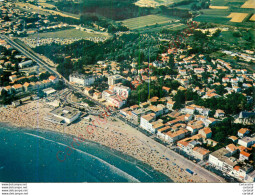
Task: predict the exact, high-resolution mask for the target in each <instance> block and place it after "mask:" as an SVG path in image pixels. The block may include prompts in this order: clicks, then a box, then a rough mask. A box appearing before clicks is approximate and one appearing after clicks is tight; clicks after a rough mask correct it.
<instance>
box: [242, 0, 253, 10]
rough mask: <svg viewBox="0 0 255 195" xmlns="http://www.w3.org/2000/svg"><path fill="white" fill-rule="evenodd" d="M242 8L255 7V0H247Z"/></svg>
mask: <svg viewBox="0 0 255 195" xmlns="http://www.w3.org/2000/svg"><path fill="white" fill-rule="evenodd" d="M241 8H252V9H254V8H255V0H248V1H246V2H245V3H244V4H243V5H242V7H241Z"/></svg>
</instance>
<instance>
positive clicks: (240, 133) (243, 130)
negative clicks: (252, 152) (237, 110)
mask: <svg viewBox="0 0 255 195" xmlns="http://www.w3.org/2000/svg"><path fill="white" fill-rule="evenodd" d="M249 134H250V130H249V129H248V128H241V129H240V130H239V131H238V133H237V135H238V137H240V138H243V137H245V136H247V135H249Z"/></svg>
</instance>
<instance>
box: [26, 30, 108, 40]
mask: <svg viewBox="0 0 255 195" xmlns="http://www.w3.org/2000/svg"><path fill="white" fill-rule="evenodd" d="M28 37H29V38H87V37H107V36H106V35H103V34H96V33H88V32H85V31H80V30H76V29H68V30H60V31H54V32H46V33H39V34H34V35H29V36H28Z"/></svg>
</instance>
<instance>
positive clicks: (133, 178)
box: [24, 132, 147, 182]
mask: <svg viewBox="0 0 255 195" xmlns="http://www.w3.org/2000/svg"><path fill="white" fill-rule="evenodd" d="M24 134H27V135H30V136H33V137H37V138H40V139H43V140H46V141H49V142H52V143H56V144H58V145H61V146H65V147H70V146H68V145H66V144H63V143H60V142H56V141H54V140H50V139H47V138H45V137H42V136H39V135H35V134H31V133H26V132H24ZM73 150H74V151H76V152H79V153H82V154H84V155H86V156H89V157H91V158H92V159H96V160H98V161H99V162H100V163H102V164H104V165H106V166H107V167H108V168H109V169H110V170H111V171H112V172H114V173H116V174H118V175H119V176H122V177H124V178H125V179H127V180H128V181H129V182H140V181H139V180H138V179H136V178H135V177H133V176H132V175H130V174H128V173H126V172H125V171H123V170H121V169H119V168H118V167H115V166H114V165H111V164H110V163H108V162H106V161H105V160H103V159H101V158H99V157H97V156H94V155H92V154H89V153H87V152H84V151H82V150H80V149H77V148H73ZM139 169H140V168H139ZM140 170H141V169H140ZM143 172H144V171H143ZM146 174H147V173H146Z"/></svg>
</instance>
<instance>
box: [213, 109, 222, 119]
mask: <svg viewBox="0 0 255 195" xmlns="http://www.w3.org/2000/svg"><path fill="white" fill-rule="evenodd" d="M224 116H225V112H224V111H223V110H220V109H218V110H216V111H215V114H214V117H215V118H222V117H224Z"/></svg>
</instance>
